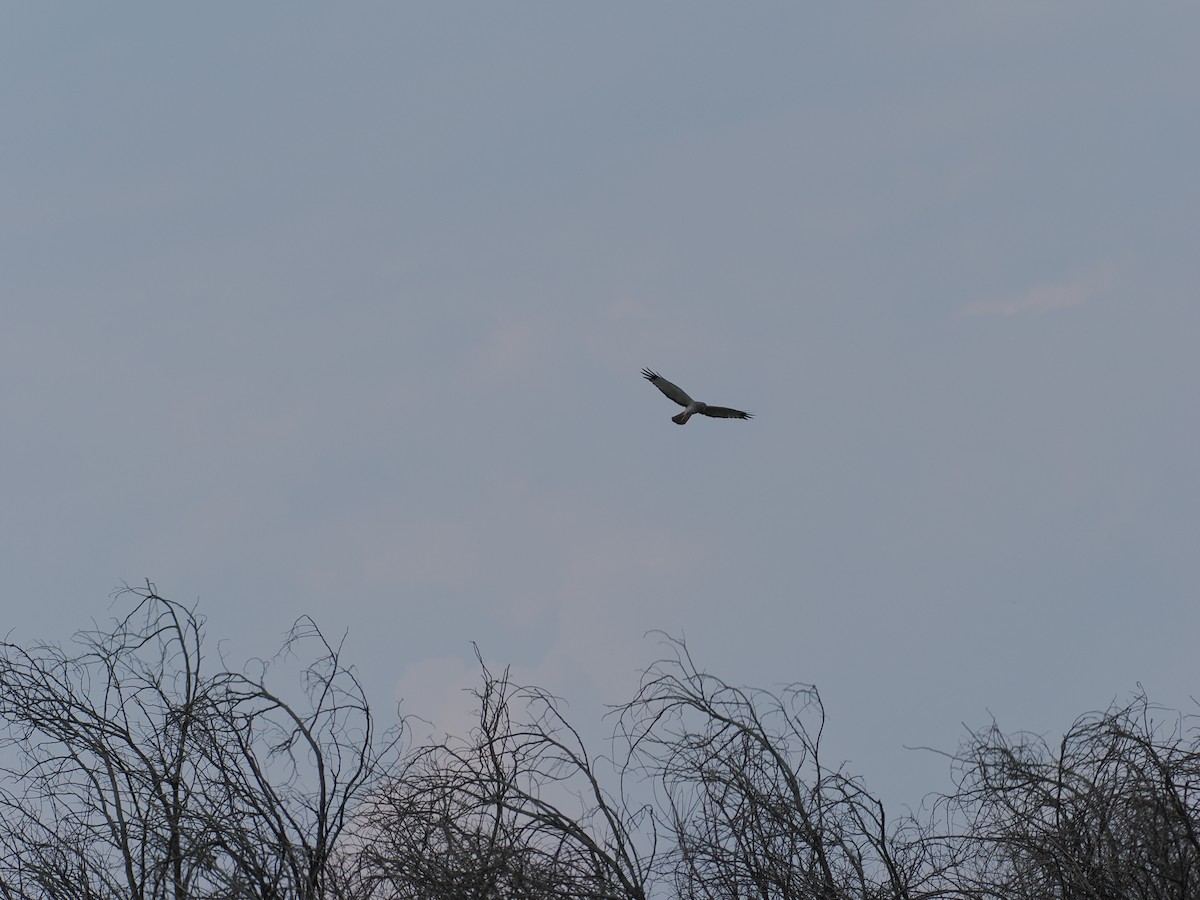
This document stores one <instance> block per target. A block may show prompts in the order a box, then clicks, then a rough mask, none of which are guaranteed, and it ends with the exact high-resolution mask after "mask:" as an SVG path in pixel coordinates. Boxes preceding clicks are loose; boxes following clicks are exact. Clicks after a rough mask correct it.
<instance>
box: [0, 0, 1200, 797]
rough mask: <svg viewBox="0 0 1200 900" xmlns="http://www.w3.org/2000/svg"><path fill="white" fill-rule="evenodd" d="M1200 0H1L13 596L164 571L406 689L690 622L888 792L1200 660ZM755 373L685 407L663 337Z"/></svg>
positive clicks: (462, 681) (27, 603)
mask: <svg viewBox="0 0 1200 900" xmlns="http://www.w3.org/2000/svg"><path fill="white" fill-rule="evenodd" d="M1198 29H1200V11H1198V10H1197V8H1196V7H1195V6H1193V5H1187V4H1169V3H1168V4H1158V5H1154V6H1150V7H1148V6H1145V5H1129V4H1116V3H1099V4H1097V3H1091V2H1089V3H1060V4H1045V3H993V4H955V3H940V4H926V3H911V4H887V5H874V6H870V7H868V6H862V5H850V4H836V5H830V4H794V3H764V4H758V5H745V4H738V5H730V4H720V3H698V2H696V3H692V2H689V3H663V4H633V3H610V4H591V5H582V4H557V3H510V4H442V3H439V4H432V3H431V4H424V5H417V4H384V3H375V4H359V5H354V6H347V5H337V6H328V5H327V6H317V5H315V4H309V5H302V6H299V7H297V6H289V7H288V8H287V9H286V10H285V9H283V8H282V7H279V6H272V5H254V6H245V5H239V6H234V5H229V6H226V7H223V8H222V7H213V6H211V5H207V6H203V7H201V6H195V7H181V6H175V5H169V6H164V5H152V4H125V5H119V6H113V5H104V6H80V5H76V6H61V5H60V6H46V5H43V4H38V5H34V4H22V5H12V6H9V7H7V8H5V9H4V10H3V11H2V12H0V76H2V77H0V108H2V109H3V115H4V128H3V134H4V139H3V140H2V141H0V168H2V171H3V173H4V176H3V179H0V228H2V230H3V231H2V235H0V278H2V288H0V291H2V297H3V300H2V303H3V316H2V322H0V415H2V417H3V429H4V437H3V441H2V442H0V465H2V467H3V473H4V479H5V484H6V487H5V491H4V502H3V504H0V529H2V532H0V538H2V541H3V544H2V545H3V548H4V549H3V562H4V573H5V599H4V601H3V607H2V609H3V625H4V628H3V630H4V631H8V630H9V629H10V628H11V629H13V631H12V636H13V637H14V638H16V639H19V640H28V639H32V638H35V637H51V638H59V637H64V636H66V635H67V634H68V633H69V632H70V631H71V630H72V629H74V628H76V627H79V626H84V625H87V624H88V622H89V621H90V620H91V619H92V618H97V619H103V618H105V617H106V616H108V615H110V614H111V613H112V612H113V611H114V608H113V607H112V606H111V601H110V599H109V596H108V595H109V591H110V590H111V589H112V588H113V587H114V586H115V585H117V584H119V583H120V582H121V581H123V580H124V581H130V582H134V583H136V582H138V581H139V580H140V579H143V578H145V577H149V578H152V579H153V580H154V581H155V582H156V583H157V585H158V586H159V588H160V590H161V591H162V592H163V593H165V594H167V595H169V596H171V597H173V598H175V599H182V600H188V601H191V600H198V601H199V604H200V610H201V612H203V613H204V614H205V615H207V616H208V617H209V620H210V632H211V634H212V635H213V637H229V638H230V639H231V640H230V643H229V645H228V646H229V647H230V649H231V652H232V653H235V654H236V653H241V654H247V653H262V652H265V651H267V650H268V649H270V648H271V647H273V646H275V645H276V644H277V643H278V641H279V639H280V637H281V635H282V632H283V631H284V629H285V628H286V626H287V625H288V624H289V623H290V622H291V620H292V619H294V618H295V617H297V616H299V615H301V614H311V615H313V616H315V617H316V618H317V620H318V621H319V622H320V623H321V624H322V625H323V626H324V627H325V628H326V629H327V630H328V631H330V632H331V633H335V634H337V633H340V632H341V631H342V630H344V629H349V638H348V645H347V647H348V650H347V652H348V654H349V656H350V657H351V658H352V659H354V660H355V661H357V662H358V664H359V665H360V667H361V668H362V670H363V673H364V677H365V678H366V679H367V682H368V685H369V686H370V687H371V688H372V690H373V691H374V693H375V695H376V699H377V700H378V701H379V703H380V705H381V706H385V707H386V706H387V705H388V704H389V703H390V702H391V700H392V699H394V698H397V697H400V696H403V697H404V698H405V703H404V708H405V709H407V710H409V711H411V712H416V713H421V714H423V715H426V716H428V717H431V718H434V719H435V720H437V719H439V718H444V719H445V720H447V721H450V720H452V719H453V718H454V715H455V714H456V711H457V709H458V707H457V706H456V704H461V702H462V701H461V697H460V692H459V688H461V687H463V686H465V685H467V684H469V683H471V681H472V679H473V677H474V665H473V659H472V655H471V647H470V643H469V642H470V641H471V640H476V641H478V642H479V643H480V645H481V647H482V649H483V652H484V653H485V655H486V656H487V658H488V659H489V660H490V661H492V662H494V663H496V664H503V663H508V662H511V663H512V664H513V666H514V670H515V672H516V674H517V677H518V678H519V679H522V680H527V681H533V682H537V683H539V684H542V685H544V686H546V687H549V688H551V689H553V690H556V691H558V692H559V693H561V694H564V695H566V696H567V697H568V698H569V699H571V700H572V701H573V704H574V707H575V708H576V709H577V710H578V711H579V714H580V715H581V716H590V715H591V713H592V711H593V710H594V707H595V706H596V705H597V704H599V703H603V702H617V701H620V700H622V699H624V698H625V697H626V696H627V695H628V694H629V692H630V689H631V687H632V685H633V683H634V679H635V676H636V672H637V670H638V668H639V667H640V666H642V665H644V664H646V663H648V662H649V661H650V660H651V659H652V658H653V657H654V656H655V655H656V647H655V644H654V642H653V640H652V639H648V638H646V637H644V634H645V632H646V631H647V630H648V629H654V628H658V629H663V630H665V631H667V632H670V633H672V634H677V635H685V636H686V638H687V639H688V641H689V643H690V645H691V647H692V650H693V652H694V654H695V655H696V657H697V659H698V660H699V661H700V663H701V664H702V665H703V666H705V667H706V668H708V669H710V670H712V671H714V672H716V673H718V674H721V675H723V676H725V677H726V678H728V679H729V680H732V681H736V682H749V683H756V684H762V685H772V684H777V683H781V682H785V681H793V680H797V681H806V682H815V683H816V684H817V685H818V686H819V687H820V688H821V690H822V693H823V696H824V698H825V701H826V706H827V709H828V711H829V715H830V726H829V739H830V741H831V743H832V746H833V748H834V749H833V752H835V753H836V754H838V755H841V756H845V757H848V758H849V759H851V760H852V766H853V768H854V769H855V770H856V771H859V772H861V773H862V774H864V775H865V776H866V778H867V779H868V782H869V783H870V784H871V785H872V786H874V787H876V788H877V789H878V790H880V791H881V792H882V793H884V795H885V796H887V797H889V798H896V799H901V800H904V801H908V802H913V801H915V800H917V799H919V798H920V796H921V795H922V794H924V793H925V792H926V791H930V790H938V789H943V788H945V787H946V786H947V780H946V779H947V772H946V768H945V764H944V762H942V761H941V760H939V759H937V758H935V757H930V756H929V755H923V754H919V753H913V752H908V751H905V750H903V749H902V748H903V746H904V745H916V744H931V745H935V746H940V747H943V748H946V749H952V748H953V747H954V745H955V744H956V743H957V741H958V739H959V738H960V736H961V735H962V723H964V722H965V723H967V724H973V725H979V724H983V723H986V721H987V720H988V716H989V714H990V713H994V714H995V715H996V716H997V717H998V718H999V720H1000V723H1001V725H1002V726H1004V727H1007V728H1009V729H1016V728H1030V729H1035V730H1041V731H1053V730H1055V729H1061V728H1063V727H1065V726H1066V725H1067V724H1068V723H1069V721H1070V719H1071V718H1073V717H1074V716H1075V715H1076V714H1077V713H1080V712H1083V711H1084V710H1086V709H1090V708H1094V707H1097V706H1103V705H1104V704H1106V703H1107V702H1108V701H1109V700H1110V699H1112V698H1113V697H1124V696H1126V695H1127V694H1128V693H1129V692H1130V691H1131V690H1133V689H1134V687H1135V685H1136V683H1137V682H1139V681H1140V682H1142V683H1143V684H1144V686H1145V688H1146V690H1147V691H1148V692H1149V693H1150V695H1151V697H1152V698H1153V699H1158V700H1161V701H1162V702H1165V703H1170V704H1177V705H1178V704H1184V703H1187V702H1188V697H1189V695H1190V694H1192V693H1195V692H1196V691H1197V681H1196V677H1197V665H1196V662H1195V657H1196V635H1197V633H1198V631H1200V603H1198V602H1197V600H1198V599H1200V596H1198V593H1200V592H1198V590H1197V589H1198V588H1200V562H1198V559H1200V553H1198V550H1200V478H1198V476H1197V464H1196V459H1197V451H1198V449H1200V416H1198V415H1197V413H1198V409H1197V406H1198V404H1197V399H1198V391H1197V384H1198V382H1200V362H1198V361H1197V346H1198V344H1200V302H1198V300H1197V284H1198V283H1200V252H1198V251H1200V246H1198V243H1200V241H1198V239H1197V235H1198V234H1200V178H1198V177H1197V164H1196V160H1198V159H1200V57H1197V54H1196V53H1195V47H1196V36H1197V34H1198ZM642 366H650V367H652V368H654V369H657V370H658V371H660V372H662V373H663V374H664V375H665V376H666V377H667V378H669V379H671V380H673V381H677V382H678V383H679V384H681V385H682V386H683V387H684V388H686V389H688V390H689V391H692V392H693V393H694V394H696V395H697V396H699V397H700V398H702V399H705V400H708V401H710V402H715V403H724V404H729V405H733V406H738V407H741V408H747V409H751V410H753V411H755V412H756V413H757V414H758V417H757V418H756V419H754V420H753V421H750V422H740V421H723V420H709V419H693V421H692V422H691V423H689V424H688V425H687V426H686V427H684V428H679V427H677V426H675V425H673V424H672V423H671V422H670V420H669V416H670V415H672V414H673V413H674V412H675V411H676V409H675V408H674V407H673V406H672V405H671V404H670V403H669V402H668V401H667V400H666V399H665V398H663V397H662V396H661V395H659V393H658V392H657V391H655V390H654V389H653V387H651V386H650V385H648V384H647V383H646V382H645V381H643V380H642V379H641V377H640V376H639V374H638V372H639V369H640V368H641V367H642Z"/></svg>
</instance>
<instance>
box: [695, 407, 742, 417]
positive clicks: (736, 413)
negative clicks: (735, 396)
mask: <svg viewBox="0 0 1200 900" xmlns="http://www.w3.org/2000/svg"><path fill="white" fill-rule="evenodd" d="M700 412H701V413H702V414H703V415H706V416H712V417H713V418H714V419H753V418H754V413H748V412H742V411H741V410H740V409H730V408H729V407H728V406H706V407H704V409H702V410H700Z"/></svg>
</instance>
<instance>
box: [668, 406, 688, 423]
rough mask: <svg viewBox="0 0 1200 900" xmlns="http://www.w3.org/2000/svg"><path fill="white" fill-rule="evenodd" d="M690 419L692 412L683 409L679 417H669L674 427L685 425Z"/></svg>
mask: <svg viewBox="0 0 1200 900" xmlns="http://www.w3.org/2000/svg"><path fill="white" fill-rule="evenodd" d="M691 417H692V411H691V410H690V409H685V410H684V411H683V412H681V413H680V414H679V415H677V416H671V421H672V422H674V423H675V424H676V425H686V424H687V420H688V419H690V418H691Z"/></svg>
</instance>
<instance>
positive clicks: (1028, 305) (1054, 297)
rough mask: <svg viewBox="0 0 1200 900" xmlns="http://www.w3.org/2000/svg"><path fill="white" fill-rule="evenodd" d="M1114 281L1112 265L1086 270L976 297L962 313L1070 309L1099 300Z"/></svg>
mask: <svg viewBox="0 0 1200 900" xmlns="http://www.w3.org/2000/svg"><path fill="white" fill-rule="evenodd" d="M1112 283H1113V272H1112V269H1111V267H1102V268H1092V269H1086V270H1083V271H1079V272H1075V273H1072V274H1070V275H1067V276H1065V277H1063V278H1061V279H1059V280H1058V281H1050V282H1043V283H1042V284H1035V285H1034V286H1033V287H1031V288H1029V289H1028V290H1025V291H1022V292H1021V293H1019V294H1012V295H1009V296H1005V297H995V298H992V299H987V300H976V301H975V302H973V303H968V304H967V305H966V306H964V307H963V308H962V309H961V310H960V313H961V314H962V315H964V316H1015V315H1020V314H1022V313H1046V312H1053V311H1055V310H1060V309H1071V308H1072V307H1076V306H1083V305H1084V304H1085V303H1090V302H1092V301H1093V300H1096V299H1097V298H1098V297H1100V296H1102V295H1103V294H1105V293H1107V292H1108V290H1109V289H1110V288H1111V287H1112Z"/></svg>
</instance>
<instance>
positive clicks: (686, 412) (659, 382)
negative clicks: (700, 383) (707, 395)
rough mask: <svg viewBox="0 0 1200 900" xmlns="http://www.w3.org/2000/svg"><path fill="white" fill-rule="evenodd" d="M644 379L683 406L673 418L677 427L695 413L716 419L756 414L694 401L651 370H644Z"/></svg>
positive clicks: (745, 416)
mask: <svg viewBox="0 0 1200 900" xmlns="http://www.w3.org/2000/svg"><path fill="white" fill-rule="evenodd" d="M642 377H643V378H645V379H647V380H649V382H650V383H651V384H652V385H654V386H655V387H656V388H658V389H659V390H660V391H662V392H663V393H664V394H666V395H667V397H668V399H670V400H674V401H675V402H676V403H678V404H679V405H680V406H682V407H683V408H684V409H683V412H681V413H680V414H679V415H677V416H671V421H672V422H674V423H675V424H676V425H683V424H685V423H686V422H687V420H688V419H690V418H691V417H692V414H693V413H700V415H702V416H712V418H714V419H753V418H754V413H748V412H742V411H741V410H740V409H730V408H729V407H728V406H709V405H708V404H707V403H701V402H700V401H699V400H693V399H692V398H691V397H689V396H688V395H687V393H686V392H684V391H683V389H682V388H680V387H678V386H677V385H674V384H671V382H669V381H667V379H665V378H663V377H662V376H661V375H659V374H658V373H657V372H652V371H650V370H649V369H642Z"/></svg>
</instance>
